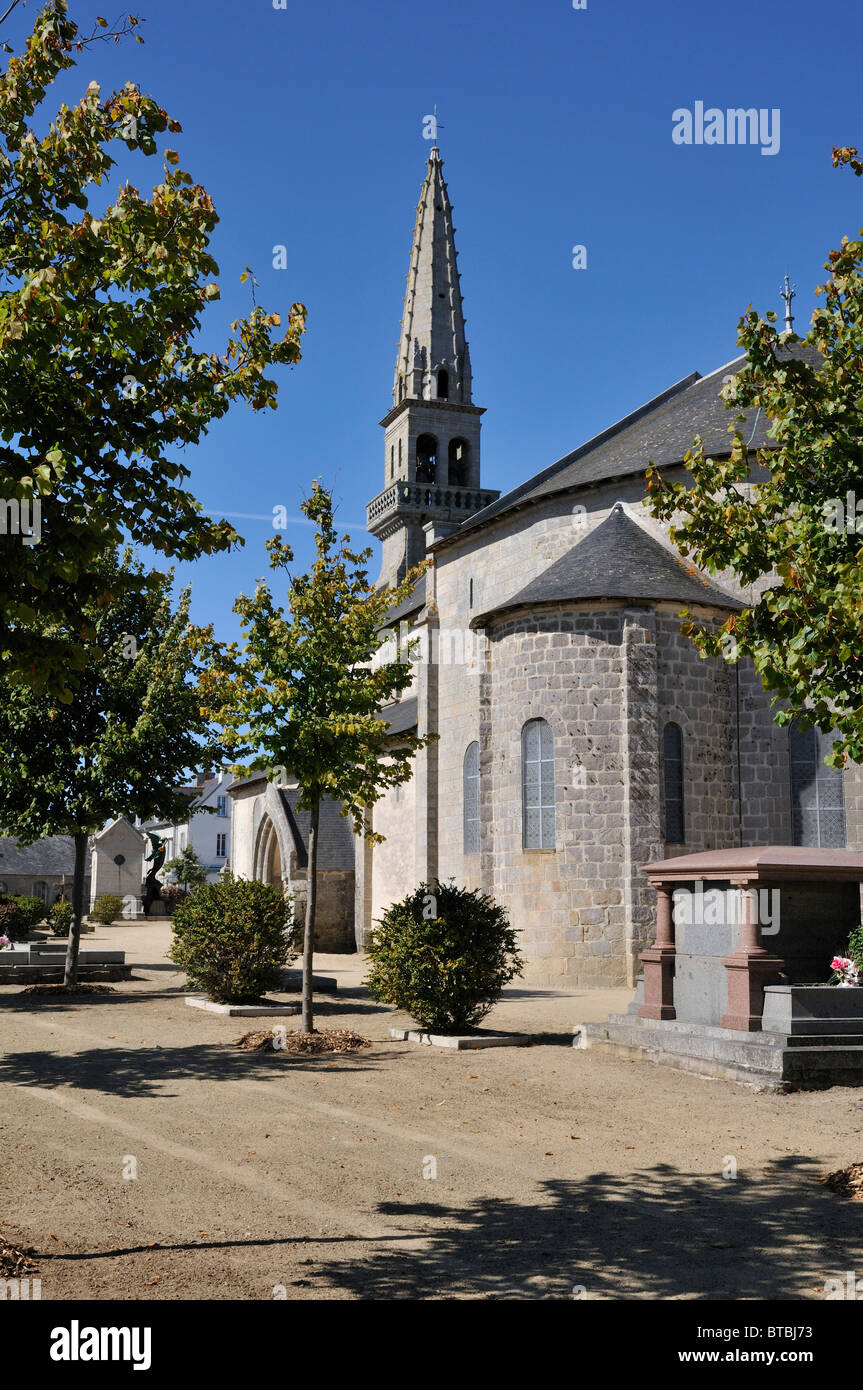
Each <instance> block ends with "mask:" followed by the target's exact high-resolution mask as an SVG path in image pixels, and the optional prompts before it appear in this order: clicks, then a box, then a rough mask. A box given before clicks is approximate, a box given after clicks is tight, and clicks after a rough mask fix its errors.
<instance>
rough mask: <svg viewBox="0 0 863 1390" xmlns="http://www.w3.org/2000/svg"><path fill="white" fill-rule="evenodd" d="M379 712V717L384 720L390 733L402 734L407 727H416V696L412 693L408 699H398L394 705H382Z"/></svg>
mask: <svg viewBox="0 0 863 1390" xmlns="http://www.w3.org/2000/svg"><path fill="white" fill-rule="evenodd" d="M379 713H380V716H381V718H382V719H384V720H386V723H387V725H388V727H389V732H390V733H391V734H403V733H405V732H406V730H408V729H415V728H416V722H417V698H416V696H415V695H413V696H411V698H410V699H409V700H400V701H399V703H398V704H396V705H384V707H383V709H382V710H380V711H379Z"/></svg>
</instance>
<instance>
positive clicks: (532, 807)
mask: <svg viewBox="0 0 863 1390" xmlns="http://www.w3.org/2000/svg"><path fill="white" fill-rule="evenodd" d="M521 802H522V844H523V846H524V848H525V849H554V739H553V737H552V732H551V727H550V726H549V725H548V724H547V723H546V722H545V720H544V719H531V720H529V721H528V723H527V724H525V726H524V728H523V729H522V731H521Z"/></svg>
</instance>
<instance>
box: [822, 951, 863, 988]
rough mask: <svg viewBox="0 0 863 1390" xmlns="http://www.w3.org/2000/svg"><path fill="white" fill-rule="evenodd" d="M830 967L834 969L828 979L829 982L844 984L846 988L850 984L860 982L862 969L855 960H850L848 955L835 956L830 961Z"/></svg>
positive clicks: (831, 983)
mask: <svg viewBox="0 0 863 1390" xmlns="http://www.w3.org/2000/svg"><path fill="white" fill-rule="evenodd" d="M830 969H831V970H832V971H833V975H832V978H831V979H830V980H828V981H827V983H828V984H830V985H843V986H845V987H846V988H847V987H848V986H849V985H859V984H860V971H859V970H858V969H857V966H856V965H855V964H854V962H853V960H849V958H848V956H834V957H833V959H832V960H831V962H830Z"/></svg>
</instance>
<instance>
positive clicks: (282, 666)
mask: <svg viewBox="0 0 863 1390" xmlns="http://www.w3.org/2000/svg"><path fill="white" fill-rule="evenodd" d="M302 510H303V512H304V513H305V515H306V516H307V517H308V518H309V520H310V521H312V522H314V524H315V526H316V536H315V545H316V551H317V558H316V560H315V562H314V564H313V566H312V569H311V570H310V572H309V573H307V574H303V575H300V576H297V577H293V578H292V577H291V576H290V572H289V567H290V564H291V561H292V560H293V555H292V552H291V550H290V548H289V547H288V546H287V545H286V544H285V543H284V542H283V541H282V540H281V539H280V538H278V537H276V538H274V539H273V540H270V541H268V542H267V549H268V551H269V552H270V567H271V568H272V569H276V570H280V571H282V572H284V573H285V574H286V575H287V578H288V586H289V592H288V612H287V613H286V612H285V610H284V609H283V608H281V607H279V606H278V605H277V604H276V602H275V601H274V599H273V596H272V594H271V592H270V589H269V587H268V586H267V584H266V583H265V582H264V580H261V581H259V583H258V586H257V589H256V590H255V594H254V596H253V597H252V598H248V597H245V596H240V597H239V598H238V599H237V601H236V603H235V604H234V611H235V612H236V613H238V614H239V615H240V617H241V618H242V619H243V629H244V637H245V643H244V646H243V649H242V651H240V650H239V648H238V646H237V644H236V643H232V644H231V645H230V646H229V647H226V648H224V649H223V650H222V651H221V652H219V653H217V654H216V655H215V656H214V660H213V662H212V664H211V665H209V666H208V668H207V669H206V670H204V671H203V672H202V676H201V689H202V693H203V695H204V699H205V708H206V713H207V714H208V715H209V717H211V718H212V719H213V720H215V721H217V722H218V723H219V724H221V725H223V726H224V733H223V741H224V745H225V747H226V749H229V750H232V751H233V752H234V754H235V755H240V754H242V755H246V754H248V753H249V752H251V753H252V754H253V755H254V756H253V759H252V762H251V764H250V765H249V766H247V767H245V768H243V767H235V768H234V769H233V771H234V772H235V773H236V775H238V776H243V775H248V773H250V772H252V771H255V770H260V769H273V771H274V772H275V770H276V769H278V768H280V767H282V768H286V769H287V768H289V769H290V770H291V772H292V773H293V775H294V776H295V777H296V779H297V784H298V786H299V789H300V805H301V806H302V807H304V808H305V809H306V810H308V811H309V813H310V829H309V850H308V870H307V872H308V897H307V900H306V921H305V935H304V940H303V1012H302V1028H303V1031H304V1032H308V1033H310V1032H312V1031H313V1030H314V1014H313V1001H312V957H313V953H314V941H315V910H316V899H317V862H318V859H317V857H318V824H319V817H320V806H321V800H322V798H324V797H331V798H333V799H334V800H336V801H338V802H340V803H341V804H342V807H343V814H345V815H348V816H350V817H351V820H352V823H353V826H354V830H355V831H356V833H357V834H364V835H366V837H367V838H368V839H371V840H376V841H380V840H381V839H382V838H383V837H382V836H380V835H378V834H376V833H374V832H373V831H371V830H370V829H369V827H368V825H367V820H366V811H367V808H368V807H370V806H373V805H374V803H375V802H376V801H377V800H379V798H380V797H381V796H382V795H383V793H384V792H385V791H386V789H387V788H388V787H395V786H398V785H400V784H401V783H403V782H407V781H408V780H409V779H410V777H411V774H412V760H413V757H414V755H415V753H416V752H417V751H418V750H419V749H420V748H423V747H425V745H426V744H427V743H429V742H430V741H431V738H433V737H436V736H435V735H426V736H423V737H417V736H416V735H414V734H409V733H408V734H403V735H400V737H399V746H398V747H394V746H393V741H392V738H391V736H390V734H389V732H388V729H387V725H386V723H385V722H384V721H383V720H382V719H380V718H379V715H378V711H379V710H380V708H381V706H383V705H385V704H387V703H388V702H389V701H391V700H392V699H393V698H394V697H396V696H398V695H400V694H401V692H402V691H403V690H405V689H406V688H407V686H409V685H410V683H411V679H412V671H411V667H410V663H409V662H408V661H407V660H405V659H403V655H404V654H402V653H399V652H395V654H394V659H393V660H391V661H387V660H382V659H381V656H382V653H381V636H380V633H381V629H382V628H383V627H384V625H385V619H386V615H387V612H388V610H389V608H390V606H391V605H394V604H397V603H399V602H401V600H402V599H404V598H406V597H407V596H408V594H409V593H410V592H411V590H412V588H413V585H414V584H415V582H416V579H417V577H418V575H419V573H420V570H419V569H417V570H414V571H412V572H411V573H410V574H409V575H408V576H407V577H406V578H405V580H404V582H403V583H402V584H399V585H397V586H394V587H392V588H389V589H387V588H381V589H376V588H375V587H374V585H372V584H370V583H369V579H368V574H367V571H366V569H365V565H366V563H367V561H368V559H369V557H370V556H371V553H372V552H371V550H363V551H360V552H356V551H354V550H352V549H351V545H350V538H349V537H347V536H343V537H341V538H339V537H338V536H337V534H336V529H335V525H334V521H333V507H332V498H331V496H330V493H329V492H328V491H327V490H326V489H325V488H323V487H322V486H321V485H320V483H318V482H316V483H315V484H314V487H313V490H312V494H311V496H310V497H308V498H307V499H306V500H305V501H304V502H303V503H302Z"/></svg>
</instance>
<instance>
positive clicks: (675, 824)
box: [662, 720, 686, 845]
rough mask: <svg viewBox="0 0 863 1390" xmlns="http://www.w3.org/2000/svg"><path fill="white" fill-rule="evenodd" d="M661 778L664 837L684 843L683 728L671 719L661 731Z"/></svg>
mask: <svg viewBox="0 0 863 1390" xmlns="http://www.w3.org/2000/svg"><path fill="white" fill-rule="evenodd" d="M662 779H663V787H664V790H665V839H666V842H667V843H668V844H670V845H684V844H685V843H686V818H685V813H684V806H683V730H682V729H681V727H680V725H679V724H675V723H674V721H673V720H669V722H668V723H667V724H666V726H665V728H664V729H663V731H662Z"/></svg>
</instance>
